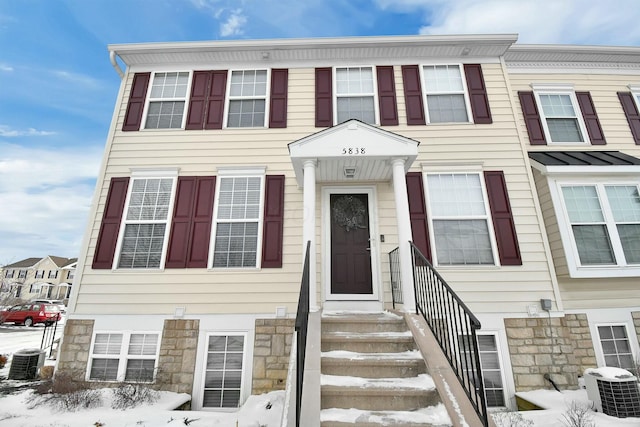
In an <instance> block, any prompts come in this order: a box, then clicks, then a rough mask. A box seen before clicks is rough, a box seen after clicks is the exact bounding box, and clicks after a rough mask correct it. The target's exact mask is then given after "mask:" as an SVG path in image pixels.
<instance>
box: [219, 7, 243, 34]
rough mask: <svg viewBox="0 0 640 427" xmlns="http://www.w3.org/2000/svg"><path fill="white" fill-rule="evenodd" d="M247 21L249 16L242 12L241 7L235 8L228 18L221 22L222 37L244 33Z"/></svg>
mask: <svg viewBox="0 0 640 427" xmlns="http://www.w3.org/2000/svg"><path fill="white" fill-rule="evenodd" d="M246 23H247V17H246V16H244V15H243V14H242V10H241V9H237V10H234V11H233V12H231V15H230V16H229V17H228V18H227V20H226V21H225V22H224V23H222V24H220V35H221V36H222V37H229V36H237V35H240V34H242V33H243V29H242V27H243V26H244V25H245V24H246Z"/></svg>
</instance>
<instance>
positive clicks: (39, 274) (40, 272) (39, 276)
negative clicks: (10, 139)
mask: <svg viewBox="0 0 640 427" xmlns="http://www.w3.org/2000/svg"><path fill="white" fill-rule="evenodd" d="M36 279H44V270H36Z"/></svg>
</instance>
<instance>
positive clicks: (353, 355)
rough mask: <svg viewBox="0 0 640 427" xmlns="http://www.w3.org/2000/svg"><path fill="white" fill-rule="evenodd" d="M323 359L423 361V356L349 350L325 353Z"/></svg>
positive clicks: (411, 353)
mask: <svg viewBox="0 0 640 427" xmlns="http://www.w3.org/2000/svg"><path fill="white" fill-rule="evenodd" d="M322 357H325V358H332V359H349V360H380V359H393V360H396V359H402V360H405V359H406V360H414V359H419V360H422V355H421V354H420V352H419V351H418V350H407V351H403V352H400V353H358V352H355V351H348V350H331V351H323V352H322Z"/></svg>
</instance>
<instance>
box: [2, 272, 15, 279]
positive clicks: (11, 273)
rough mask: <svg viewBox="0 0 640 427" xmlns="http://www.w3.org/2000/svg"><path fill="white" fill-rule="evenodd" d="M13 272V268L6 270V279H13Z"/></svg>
mask: <svg viewBox="0 0 640 427" xmlns="http://www.w3.org/2000/svg"><path fill="white" fill-rule="evenodd" d="M14 274H15V270H7V272H6V273H5V274H4V277H6V278H7V279H13V275H14Z"/></svg>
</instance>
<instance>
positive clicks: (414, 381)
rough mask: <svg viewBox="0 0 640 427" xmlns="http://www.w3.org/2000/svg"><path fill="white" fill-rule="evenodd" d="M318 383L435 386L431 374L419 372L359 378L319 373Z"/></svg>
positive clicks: (416, 387) (349, 385) (356, 385)
mask: <svg viewBox="0 0 640 427" xmlns="http://www.w3.org/2000/svg"><path fill="white" fill-rule="evenodd" d="M320 384H322V385H327V386H340V387H361V388H389V387H392V388H406V389H415V390H433V389H434V388H435V387H436V386H435V384H434V383H433V380H432V379H431V375H427V374H420V375H418V376H417V377H408V378H361V377H348V376H343V375H320Z"/></svg>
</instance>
